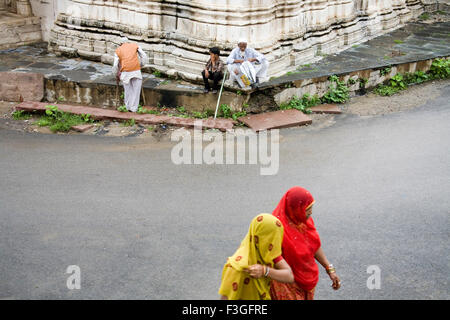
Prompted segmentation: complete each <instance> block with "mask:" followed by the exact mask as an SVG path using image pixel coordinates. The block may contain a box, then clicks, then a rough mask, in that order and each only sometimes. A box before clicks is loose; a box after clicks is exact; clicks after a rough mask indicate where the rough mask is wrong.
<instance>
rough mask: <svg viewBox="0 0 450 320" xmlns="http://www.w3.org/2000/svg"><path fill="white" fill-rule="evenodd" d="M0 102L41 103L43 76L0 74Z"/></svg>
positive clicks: (14, 73)
mask: <svg viewBox="0 0 450 320" xmlns="http://www.w3.org/2000/svg"><path fill="white" fill-rule="evenodd" d="M0 78H1V79H2V81H0V100H3V101H41V100H42V99H43V98H44V75H42V74H38V73H20V72H0Z"/></svg>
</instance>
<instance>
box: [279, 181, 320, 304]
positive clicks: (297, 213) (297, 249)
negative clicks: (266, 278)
mask: <svg viewBox="0 0 450 320" xmlns="http://www.w3.org/2000/svg"><path fill="white" fill-rule="evenodd" d="M313 203H314V198H313V196H312V195H311V193H309V191H308V190H306V189H303V188H301V187H293V188H291V189H289V190H288V191H287V192H286V194H285V195H284V196H283V198H282V199H281V201H280V203H279V204H278V206H277V207H276V208H275V210H274V211H273V213H272V214H273V215H274V216H275V217H277V218H278V219H279V220H280V221H281V223H282V224H283V226H284V236H283V245H282V250H283V258H284V259H285V260H286V262H287V263H288V264H289V266H290V267H291V269H292V272H293V273H294V278H295V284H294V285H288V284H282V283H279V282H276V281H272V287H271V294H272V295H273V296H272V299H277V298H279V299H291V298H292V297H295V299H301V297H302V296H304V297H305V298H304V299H305V300H307V299H308V297H309V298H310V299H312V298H313V297H314V288H315V286H316V285H317V282H318V281H319V268H318V266H317V263H316V261H315V258H314V255H315V253H316V252H317V250H318V249H319V248H320V237H319V234H318V232H317V230H316V228H315V226H314V221H313V219H312V218H308V219H307V218H306V210H307V209H308V208H309V207H310V206H311V205H312V204H313ZM288 291H289V292H288Z"/></svg>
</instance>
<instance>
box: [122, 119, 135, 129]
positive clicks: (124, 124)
mask: <svg viewBox="0 0 450 320" xmlns="http://www.w3.org/2000/svg"><path fill="white" fill-rule="evenodd" d="M135 124H136V120H134V119H130V120H127V121H124V122H122V127H133V126H134V125H135Z"/></svg>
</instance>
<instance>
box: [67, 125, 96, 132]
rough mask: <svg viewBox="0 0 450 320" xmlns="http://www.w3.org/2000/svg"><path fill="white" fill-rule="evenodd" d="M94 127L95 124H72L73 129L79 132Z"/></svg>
mask: <svg viewBox="0 0 450 320" xmlns="http://www.w3.org/2000/svg"><path fill="white" fill-rule="evenodd" d="M93 127H94V125H93V124H80V125H78V126H72V130H75V131H77V132H85V131H88V130H89V129H91V128H93Z"/></svg>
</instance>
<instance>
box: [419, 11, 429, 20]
mask: <svg viewBox="0 0 450 320" xmlns="http://www.w3.org/2000/svg"><path fill="white" fill-rule="evenodd" d="M428 19H430V14H429V13H428V12H424V13H422V14H421V15H420V16H419V20H428Z"/></svg>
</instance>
